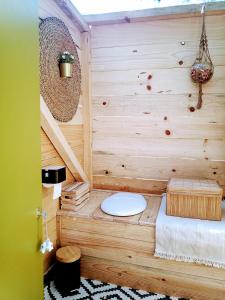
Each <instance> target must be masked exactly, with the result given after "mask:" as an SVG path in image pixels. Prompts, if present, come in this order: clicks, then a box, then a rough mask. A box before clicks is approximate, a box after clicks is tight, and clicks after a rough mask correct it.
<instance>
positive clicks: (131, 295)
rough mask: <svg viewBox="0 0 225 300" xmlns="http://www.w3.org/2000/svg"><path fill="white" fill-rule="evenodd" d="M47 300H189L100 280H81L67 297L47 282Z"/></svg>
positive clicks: (51, 283)
mask: <svg viewBox="0 0 225 300" xmlns="http://www.w3.org/2000/svg"><path fill="white" fill-rule="evenodd" d="M44 299H45V300H60V299H66V300H76V299H77V300H78V299H79V300H92V299H93V300H143V299H144V300H187V299H184V298H177V297H170V296H165V295H161V294H155V293H150V292H145V291H142V290H135V289H132V288H128V287H123V286H118V285H115V284H109V283H104V282H101V281H98V280H90V279H85V278H81V286H80V288H79V289H77V290H73V291H71V292H69V293H67V294H66V295H65V294H64V295H62V294H60V293H59V292H58V291H57V289H56V287H55V285H54V282H53V281H48V282H46V286H45V289H44Z"/></svg>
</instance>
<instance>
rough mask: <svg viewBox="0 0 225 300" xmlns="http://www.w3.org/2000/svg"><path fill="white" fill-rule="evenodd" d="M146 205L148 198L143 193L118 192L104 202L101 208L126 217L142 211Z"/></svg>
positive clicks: (108, 212) (110, 213) (111, 213)
mask: <svg viewBox="0 0 225 300" xmlns="http://www.w3.org/2000/svg"><path fill="white" fill-rule="evenodd" d="M146 206H147V203H146V200H145V198H144V197H143V196H142V195H139V194H133V193H116V194H114V195H112V196H110V197H108V198H106V199H105V200H104V201H103V202H102V204H101V209H102V210H103V211H104V212H105V213H107V214H109V215H113V216H120V217H126V216H133V215H136V214H139V213H141V212H142V211H144V210H145V208H146Z"/></svg>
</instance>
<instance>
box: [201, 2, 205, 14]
mask: <svg viewBox="0 0 225 300" xmlns="http://www.w3.org/2000/svg"><path fill="white" fill-rule="evenodd" d="M204 13H205V3H204V4H202V8H201V14H204Z"/></svg>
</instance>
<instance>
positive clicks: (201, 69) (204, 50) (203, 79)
mask: <svg viewBox="0 0 225 300" xmlns="http://www.w3.org/2000/svg"><path fill="white" fill-rule="evenodd" d="M202 14H203V22H202V34H201V39H200V44H199V52H198V57H197V58H196V59H195V62H194V64H193V65H192V67H191V79H192V81H193V82H195V83H198V86H199V93H198V103H197V107H196V108H197V109H200V108H201V107H202V94H203V93H202V84H205V83H207V82H208V81H209V80H210V79H211V77H212V76H213V70H214V67H213V63H212V60H211V57H210V54H209V49H208V40H207V36H206V29H205V5H203V6H202Z"/></svg>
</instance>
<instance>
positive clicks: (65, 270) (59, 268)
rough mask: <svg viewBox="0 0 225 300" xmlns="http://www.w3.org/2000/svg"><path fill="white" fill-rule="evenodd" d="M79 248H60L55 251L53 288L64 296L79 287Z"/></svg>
mask: <svg viewBox="0 0 225 300" xmlns="http://www.w3.org/2000/svg"><path fill="white" fill-rule="evenodd" d="M80 257H81V251H80V248H78V247H76V246H65V247H61V248H59V249H58V250H57V251H56V267H55V279H54V281H55V286H56V288H57V289H58V291H59V292H60V293H63V294H66V293H69V292H70V291H72V290H75V289H79V287H80Z"/></svg>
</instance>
